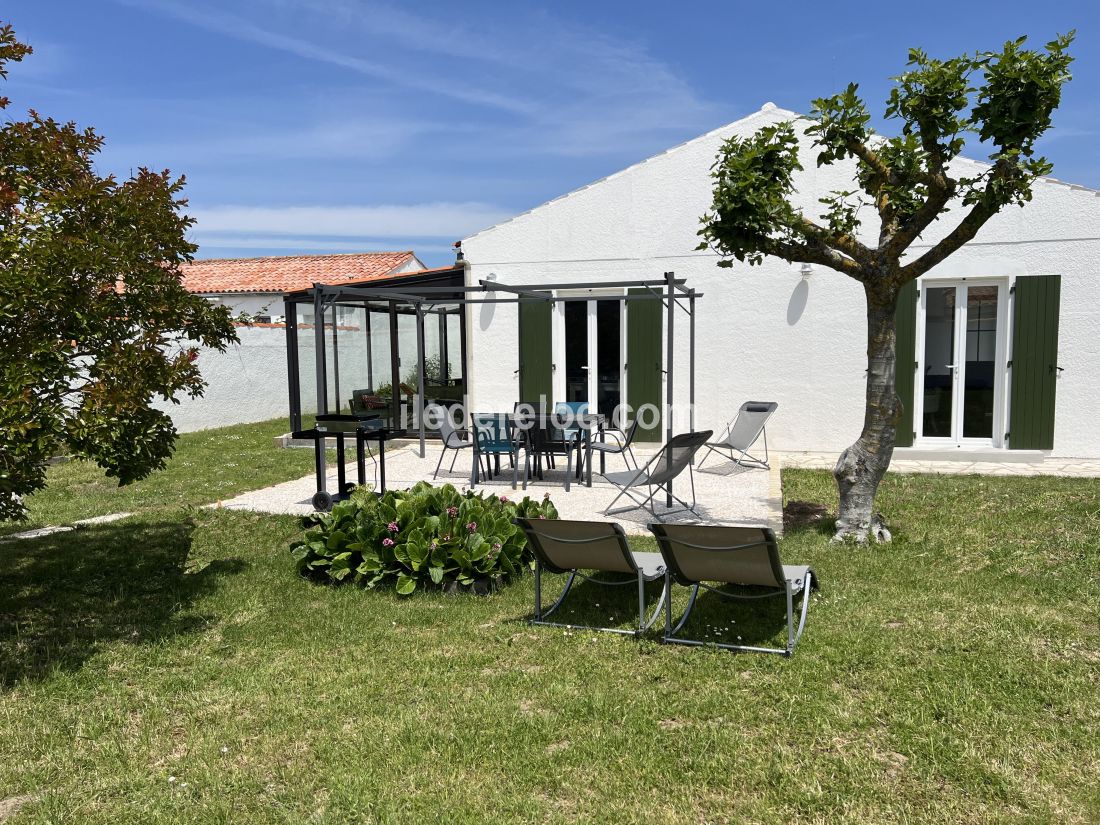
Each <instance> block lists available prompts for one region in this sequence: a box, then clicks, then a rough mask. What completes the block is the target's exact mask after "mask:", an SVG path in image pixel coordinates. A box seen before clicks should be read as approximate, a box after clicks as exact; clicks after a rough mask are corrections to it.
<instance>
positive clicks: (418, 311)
mask: <svg viewBox="0 0 1100 825" xmlns="http://www.w3.org/2000/svg"><path fill="white" fill-rule="evenodd" d="M686 283H687V281H686V279H684V278H676V277H675V274H674V273H672V272H666V273H664V277H663V278H662V279H661V280H653V279H648V280H642V279H639V280H617V281H574V282H566V283H552V284H547V283H542V284H502V283H500V282H498V281H485V280H482V281H480V282H479V284H478V285H477V286H466V285H464V284H463V285H457V284H452V285H447V286H431V285H425V286H418V287H415V292H405V291H402V290H401V289H393V288H387V287H385V286H382V287H371V286H344V285H328V284H321V283H315V284H314V285H313V288H312V289H310V290H308V291H305V292H300V293H293V294H288V295H287V296H285V298H284V301H285V310H286V317H287V319H288V320H287V355H288V358H291V365H290V366H289V367H288V369H289V376H290V379H291V394H292V396H293V395H295V394H296V392H299V388H300V381H299V380H298V378H299V371H298V366H299V365H298V350H297V321H296V318H295V317H292V313H293V312H294V307H295V306H296V305H298V304H301V303H312V304H313V308H314V344H315V352H314V358H315V368H316V377H317V387H316V389H317V409H318V411H319V412H322V413H326V412H328V401H327V395H328V393H327V375H326V367H327V364H326V359H325V351H324V350H325V340H324V339H325V336H324V326H325V323H324V314H325V312H326V311H327V310H328V309H329V308H331V309H332V310H333V343H334V350H335V348H336V346H337V341H338V339H337V337H336V321H337V318H336V309H335V307H336V306H337V305H340V304H342V305H345V306H352V307H358V306H362V307H363V308H364V309H366V311H367V314H368V321H369V314H370V308H369V306H368V304H369V302H371V301H378V302H379V303H383V302H384V303H387V304H389V314H390V336H391V358H392V357H393V355H392V353H395V352H396V351H397V350H396V340H393V339H395V338H396V334H397V329H396V324H395V321H394V318H395V315H394V314H395V313H396V312H397V307H398V304H405V305H407V306H409V307H411V309H412V312H408V313H407V314H415V315H416V344H417V361H418V365H417V376H418V385H419V386H418V389H417V393H416V406H417V408H418V409H417V410H416V412H417V417H418V419H419V430H420V432H419V436H420V455H421V456H422V457H423V456H424V455H425V451H426V450H425V422H424V411H423V409H421V408H422V407H423V400H424V391H425V386H424V385H425V381H426V375H425V370H424V366H425V365H424V356H425V349H426V347H425V335H424V316H425V314H426V313H431V312H435V311H436V309H435V308H436V307H437V306H439V305H452V306H457V307H460V308H464V307H466V306H468V305H471V304H520V303H535V302H540V303H541V302H550V303H559V302H562V303H566V302H573V301H590V300H594V299H596V300H613V301H620V302H629V301H661V303H662V304H663V305H664V307H665V308H666V310H667V326H668V330H667V335H668V341H667V346H666V353H665V361H666V363H665V370H664V373H665V376H666V378H665V381H666V389H665V407H666V410H665V438H666V443H668V441H669V440H671V438H672V435H673V432H672V430H673V423H672V407H673V396H674V390H675V341H674V335H675V320H674V316H675V309H676V308H679V309H681V310H683V311H684V312H685V313H686V314H687V315H688V318H689V324H690V327H689V329H690V344H689V348H690V364H689V378H690V387H689V397H690V403H691V405H692V407H694V403H695V299H696V298H700V297H702V295H703V293H701V292H696V291H695V290H694V289H689V288H687V287H685V286H684V285H685V284H686ZM623 288H644V289H645V290H646V291H645V293H642V294H638V293H634V294H631V293H629V292H624V293H622V294H619V295H607V294H599V293H602V292H603V291H604V290H608V289H623ZM561 290H567V291H579V290H590V291H592V292H594V293H597V294H595V295H593V294H589V295H584V294H581V295H557V294H555V292H556V291H561ZM492 292H503V293H507V294H509V295H510V296H513V295H514V296H515V297H507V298H504V297H497V296H496V295H489V296H486V293H492ZM471 295H477V296H479V297H470V296H471ZM681 295H682V296H683V297H686V298H687V303H688V305H687V306H686V307H685V306H684V304H683V303H681V302H680V300H679V296H681ZM481 296H485V297H481ZM345 302H347V303H345ZM438 314H439V315H440V317H441V318H442V317H443V316H444V315H445V314H447V313H446V311H444V312H442V313H438ZM461 314H462V316H463V317H465V313H464V312H462V313H461ZM461 329H462V340H461V344H462V360H463V375H464V376H468V371H467V368H466V364H465V360H466V341H465V336H466V324H465V322H463V324H462V327H461ZM334 357H335V352H334ZM370 357H371V356H370V353H369V348H368V358H370ZM395 363H396V362H395ZM393 369H394V370H395V376H394V380H395V382H397V381H399V377H398V375H397V373H396V370H397V367H396V365H395V366H393ZM394 386H395V387H396V386H397V383H394ZM395 398H396V396H395ZM468 398H469V386H468V385H467V386H466V387H465V389H464V391H463V402H464V403H467V402H468ZM337 408H339V399H337ZM395 413H396V410H395ZM295 415H296V416H297V417H298V418H300V417H301V403H300V398H298V397H295V398H292V399H291V417H292V419H294V417H295ZM293 424H294V426H295V427H296V428H298V429H300V424H301V422H300V421H296V422H293ZM690 426H691V427H692V428H694V426H695V423H694V409H692V411H691V424H690ZM668 492H669V497H668V505H669V506H671V505H672V499H671V485H670V489H669V491H668Z"/></svg>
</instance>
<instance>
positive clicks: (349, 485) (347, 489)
mask: <svg viewBox="0 0 1100 825" xmlns="http://www.w3.org/2000/svg"><path fill="white" fill-rule="evenodd" d="M358 486H359V485H358V484H356V483H355V482H354V481H349V482H348V483H347V484H345V485H344V495H345V496H350V495H351V494H352V491H353V490H355V488H356V487H358Z"/></svg>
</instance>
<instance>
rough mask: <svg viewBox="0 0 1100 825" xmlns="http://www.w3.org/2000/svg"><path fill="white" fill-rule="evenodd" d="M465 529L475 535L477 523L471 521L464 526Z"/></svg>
mask: <svg viewBox="0 0 1100 825" xmlns="http://www.w3.org/2000/svg"><path fill="white" fill-rule="evenodd" d="M466 529H467V530H469V531H470V532H471V533H476V532H477V522H476V521H471V522H470V523H469V524H467V525H466Z"/></svg>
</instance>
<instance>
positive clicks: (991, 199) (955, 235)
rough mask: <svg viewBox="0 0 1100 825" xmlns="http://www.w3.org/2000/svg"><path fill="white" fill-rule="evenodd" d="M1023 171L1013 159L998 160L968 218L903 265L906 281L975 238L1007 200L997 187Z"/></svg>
mask: <svg viewBox="0 0 1100 825" xmlns="http://www.w3.org/2000/svg"><path fill="white" fill-rule="evenodd" d="M1019 174H1020V170H1019V168H1018V167H1017V166H1016V165H1015V164H1014V163H1012V162H1011V161H1008V160H1005V159H1004V158H1001V159H999V160H998V161H997V162H996V163H994V164H993V170H992V174H990V176H989V179H988V180H987V181H986V184H985V190H984V191H983V192H982V196H981V197H980V198H979V199H978V201H977V202H976V203H975V204H974V206H973V207H971V209H970V211H969V212H968V213H967V215H966V217H965V218H963V219H962V220H961V221H960V222H959V225H958V226H956V227H955V228H954V229H953V230H952V231H951V232H950V233H948V234H947V236H946V237H944V238H941V239H940V241H939V242H938V243H937V244H936V245H935V246H933V247H932V248H931V249H929V250H928V251H927V252H925V253H924V254H923V255H921V256H920V257H919V258H917V259H916V260H915V261H913V262H911V263H909V264H907V265H906V266H904V267H902V268H901V273H902V277H903V279H904V280H903V282H904V281H908V280H911V279H913V278H919V277H920V276H921V275H923V274H924V273H925V272H927V271H928V270H930V269H931V268H932V267H934V266H935V265H936V264H938V263H940V261H942V260H944V259H945V258H946V257H947V256H948V255H950V254H951V253H953V252H955V251H957V250H958V249H959V248H960V247H961V246H962V245H963V244H965V243H968V242H970V241H971V240H973V239H974V236H975V235H977V234H978V230H979V229H981V228H982V226H984V225H985V223H986V221H988V220H989V219H990V218H992V217H993V216H994V215H996V214H997V213H998V212H999V211H1000V210H1001V207H1003V206H1004V205H1005V202H1006V201H1005V199H1004V197H1003V195H1002V196H998V193H997V189H998V188H999V187H1001V186H1003V185H1004V184H1005V183H1006V182H1007V181H1009V180H1010V179H1011V178H1012V177H1013V176H1017V175H1019ZM922 211H923V210H922Z"/></svg>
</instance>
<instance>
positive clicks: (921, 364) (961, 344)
mask: <svg viewBox="0 0 1100 825" xmlns="http://www.w3.org/2000/svg"><path fill="white" fill-rule="evenodd" d="M1006 287H1007V284H1006V283H1005V282H1003V281H996V280H977V279H971V278H967V279H963V280H958V281H941V280H928V281H924V282H922V283H921V286H920V296H921V299H920V323H919V324H918V338H917V358H918V367H917V369H918V372H917V375H918V379H917V386H916V390H917V391H916V393H915V396H916V398H915V406H916V410H915V411H914V412H915V418H914V420H915V422H916V425H917V427H916V430H917V438H918V440H919V442H920V443H921V444H922V445H924V446H948V447H968V446H972V447H1001V446H1004V394H1005V393H1004V376H1005V372H1006V369H1005V358H1006V351H1007V335H1006V332H1007V320H1008V313H1007V300H1006V297H1007V288H1006Z"/></svg>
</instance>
